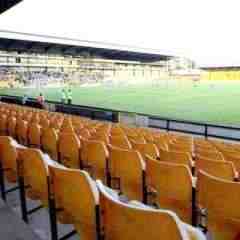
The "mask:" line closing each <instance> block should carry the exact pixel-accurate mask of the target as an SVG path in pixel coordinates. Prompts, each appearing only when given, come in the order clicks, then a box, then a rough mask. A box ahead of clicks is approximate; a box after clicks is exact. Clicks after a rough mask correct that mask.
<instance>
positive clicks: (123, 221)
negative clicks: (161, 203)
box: [97, 181, 204, 240]
mask: <svg viewBox="0 0 240 240" xmlns="http://www.w3.org/2000/svg"><path fill="white" fill-rule="evenodd" d="M97 185H98V188H99V190H100V209H101V218H100V219H101V221H100V222H101V224H102V228H103V231H104V239H105V240H111V239H114V240H122V239H148V240H159V239H164V240H190V239H195V240H200V239H202V240H204V237H203V236H202V234H201V233H199V232H197V233H196V230H195V229H194V230H193V231H192V236H190V234H189V233H188V232H187V230H186V228H185V226H186V224H183V223H182V222H181V221H180V220H179V218H178V217H177V216H176V215H175V214H174V213H172V212H170V211H164V210H156V209H153V208H149V207H146V206H145V205H143V204H140V205H138V204H136V205H133V204H127V203H123V202H120V201H119V200H118V199H117V198H116V197H115V196H113V195H112V194H110V193H109V190H108V189H107V188H106V187H104V186H103V185H102V183H101V182H100V181H97ZM150 223H152V224H150Z"/></svg>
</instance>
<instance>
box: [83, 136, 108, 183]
mask: <svg viewBox="0 0 240 240" xmlns="http://www.w3.org/2000/svg"><path fill="white" fill-rule="evenodd" d="M107 158H108V151H107V147H106V145H105V144H104V142H100V141H93V140H85V139H82V140H81V169H84V170H86V171H88V172H89V173H90V175H91V177H93V178H94V179H100V180H101V181H103V182H104V183H106V176H107V172H106V170H107V169H106V166H107Z"/></svg>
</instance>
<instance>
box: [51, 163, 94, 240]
mask: <svg viewBox="0 0 240 240" xmlns="http://www.w3.org/2000/svg"><path fill="white" fill-rule="evenodd" d="M50 174H51V180H52V192H53V196H54V199H55V202H56V205H57V207H58V208H60V209H64V212H65V214H66V215H68V216H69V223H71V224H73V225H74V228H75V229H76V231H77V232H78V234H79V235H80V237H81V239H83V240H95V239H97V217H98V214H97V212H96V211H97V206H98V202H99V196H98V190H97V188H96V185H95V182H94V181H93V180H92V179H91V178H90V176H89V175H88V173H87V172H85V171H80V170H73V169H67V168H61V167H56V166H55V167H50ZM73 186H74V187H73Z"/></svg>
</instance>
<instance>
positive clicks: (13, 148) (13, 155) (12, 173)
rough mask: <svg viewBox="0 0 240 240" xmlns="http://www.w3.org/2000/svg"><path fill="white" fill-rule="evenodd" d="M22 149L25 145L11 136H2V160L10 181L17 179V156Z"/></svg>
mask: <svg viewBox="0 0 240 240" xmlns="http://www.w3.org/2000/svg"><path fill="white" fill-rule="evenodd" d="M22 149H24V147H23V146H21V145H19V144H17V142H16V141H15V140H13V139H12V138H11V137H7V136H2V137H0V161H1V164H2V169H3V171H4V176H5V177H6V178H7V180H8V182H11V183H15V182H16V181H17V158H18V154H19V152H20V151H21V150H22Z"/></svg>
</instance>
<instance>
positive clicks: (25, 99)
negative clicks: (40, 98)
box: [22, 94, 28, 105]
mask: <svg viewBox="0 0 240 240" xmlns="http://www.w3.org/2000/svg"><path fill="white" fill-rule="evenodd" d="M27 100H28V96H27V95H26V94H24V95H23V98H22V105H25V104H26V102H27Z"/></svg>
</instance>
